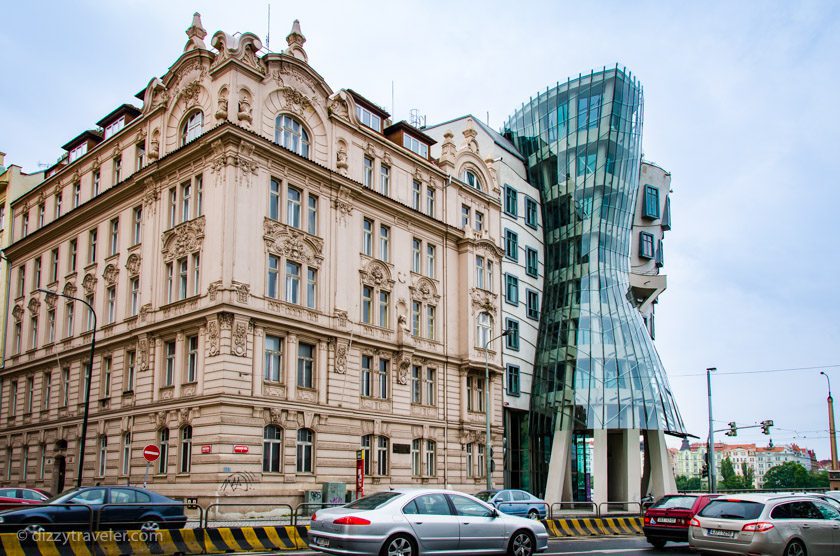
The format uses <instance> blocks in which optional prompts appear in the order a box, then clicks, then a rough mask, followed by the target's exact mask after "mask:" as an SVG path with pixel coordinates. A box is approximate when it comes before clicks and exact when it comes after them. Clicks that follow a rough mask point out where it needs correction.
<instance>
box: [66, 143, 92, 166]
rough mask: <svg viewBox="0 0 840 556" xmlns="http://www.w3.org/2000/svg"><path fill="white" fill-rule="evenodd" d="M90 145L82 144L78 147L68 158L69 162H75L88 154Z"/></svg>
mask: <svg viewBox="0 0 840 556" xmlns="http://www.w3.org/2000/svg"><path fill="white" fill-rule="evenodd" d="M87 149H88V145H87V143H82V144H81V145H79V146H78V147H75V148H74V149H73V150H72V151H70V156H69V157H68V160H67V161H68V162H74V161H75V160H77V159H78V158H81V157H82V156H84V155H86V154H87Z"/></svg>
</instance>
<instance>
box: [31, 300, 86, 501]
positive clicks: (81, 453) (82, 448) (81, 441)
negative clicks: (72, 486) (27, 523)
mask: <svg viewBox="0 0 840 556" xmlns="http://www.w3.org/2000/svg"><path fill="white" fill-rule="evenodd" d="M35 291H39V292H44V293H45V294H47V296H50V295H57V296H60V297H64V298H66V299H72V300H73V301H79V302H81V303H84V304H85V305H87V307H88V309H89V310H90V314H91V315H93V328H92V331H93V334H92V335H91V338H90V363H89V364H88V366H87V370H86V371H85V414H84V417H83V418H82V437H81V438H80V439H79V468H78V472H77V473H76V488H80V487H81V486H82V472H83V470H84V468H85V441H86V440H87V428H88V416H89V415H90V382H91V380H90V379H91V374H93V350H94V349H96V311H95V310H94V309H93V306H92V305H91V304H90V303H88V302H87V301H85V300H84V299H80V298H78V297H73V296H72V295H67V294H64V293H59V292H54V291H52V290H46V289H43V288H38V289H37V290H35Z"/></svg>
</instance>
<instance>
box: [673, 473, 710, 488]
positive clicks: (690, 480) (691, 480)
mask: <svg viewBox="0 0 840 556" xmlns="http://www.w3.org/2000/svg"><path fill="white" fill-rule="evenodd" d="M676 480H677V490H678V491H680V492H683V491H687V490H701V489H702V488H703V481H701V480H700V477H686V476H685V475H677V476H676Z"/></svg>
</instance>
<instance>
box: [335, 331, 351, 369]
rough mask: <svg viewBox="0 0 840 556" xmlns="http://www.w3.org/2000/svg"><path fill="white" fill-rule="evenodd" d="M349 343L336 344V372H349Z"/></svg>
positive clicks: (341, 341)
mask: <svg viewBox="0 0 840 556" xmlns="http://www.w3.org/2000/svg"><path fill="white" fill-rule="evenodd" d="M348 348H349V346H348V344H347V342H345V341H344V340H338V341H336V343H335V372H337V373H338V374H342V375H343V374H344V373H346V372H347V349H348Z"/></svg>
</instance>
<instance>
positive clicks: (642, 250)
mask: <svg viewBox="0 0 840 556" xmlns="http://www.w3.org/2000/svg"><path fill="white" fill-rule="evenodd" d="M653 255H654V252H653V234H650V233H648V232H639V257H641V258H643V259H652V258H653Z"/></svg>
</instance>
